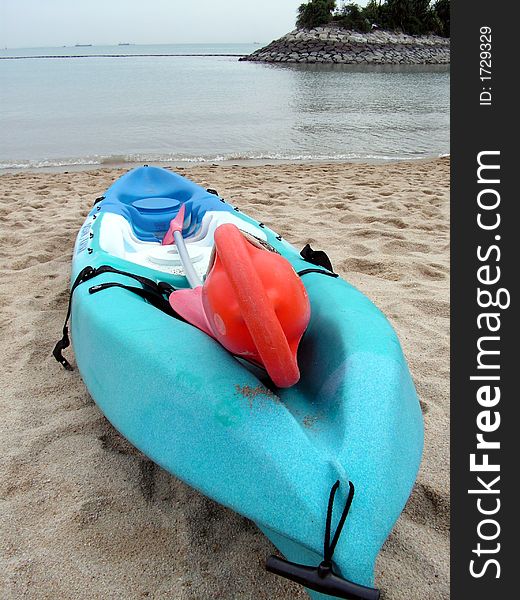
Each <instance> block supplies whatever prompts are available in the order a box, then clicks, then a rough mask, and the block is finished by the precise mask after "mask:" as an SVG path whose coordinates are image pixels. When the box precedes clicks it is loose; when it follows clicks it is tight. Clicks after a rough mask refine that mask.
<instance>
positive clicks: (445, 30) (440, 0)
mask: <svg viewBox="0 0 520 600" xmlns="http://www.w3.org/2000/svg"><path fill="white" fill-rule="evenodd" d="M433 12H434V13H435V16H436V17H437V22H438V26H439V32H440V34H441V35H443V36H445V37H449V36H450V0H437V2H435V3H434V5H433Z"/></svg>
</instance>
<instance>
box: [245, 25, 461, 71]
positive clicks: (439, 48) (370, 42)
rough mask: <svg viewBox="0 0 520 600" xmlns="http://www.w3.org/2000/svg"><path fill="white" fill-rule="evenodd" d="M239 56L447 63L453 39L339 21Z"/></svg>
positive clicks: (274, 59) (278, 59)
mask: <svg viewBox="0 0 520 600" xmlns="http://www.w3.org/2000/svg"><path fill="white" fill-rule="evenodd" d="M239 60H253V61H262V62H318V63H340V62H341V63H344V62H348V63H363V64H447V63H449V62H450V40H449V39H448V38H441V37H439V36H434V35H432V36H410V35H405V34H402V33H395V32H391V31H381V30H378V31H375V32H371V33H363V34H362V33H359V32H356V31H350V30H347V29H342V28H340V27H338V26H337V25H329V26H324V27H315V28H313V29H300V30H298V29H295V30H293V31H291V32H290V33H288V34H286V35H285V36H283V37H281V38H279V39H278V40H273V41H272V42H271V43H270V44H268V45H267V46H265V47H264V48H260V49H258V50H256V51H255V52H253V53H252V54H250V55H249V56H245V57H241V58H240V59H239Z"/></svg>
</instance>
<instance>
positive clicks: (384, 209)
mask: <svg viewBox="0 0 520 600" xmlns="http://www.w3.org/2000/svg"><path fill="white" fill-rule="evenodd" d="M178 171H180V172H184V173H185V174H187V175H188V176H189V177H191V178H192V179H194V180H195V181H197V182H199V183H202V184H203V185H205V186H210V187H215V188H217V189H218V190H219V192H220V193H221V195H223V196H224V197H225V198H227V199H229V200H230V201H232V202H233V203H235V204H238V205H239V206H240V208H242V209H243V210H244V211H246V212H248V213H249V214H251V215H252V216H253V217H257V218H261V219H262V220H263V221H265V222H266V224H267V225H270V226H272V227H273V228H274V229H275V230H277V231H279V232H280V233H282V234H283V235H284V236H285V237H286V238H287V239H288V240H289V241H291V242H292V243H294V244H295V245H296V246H297V247H302V246H303V245H304V244H305V243H307V242H310V243H311V244H312V245H313V246H314V247H315V248H319V249H325V250H326V251H327V252H328V253H329V255H330V257H331V259H332V263H333V265H334V266H335V268H336V270H337V271H338V272H339V273H340V274H341V275H342V276H344V277H345V278H346V279H348V280H349V281H350V282H352V283H353V284H354V285H356V286H357V287H358V288H360V289H361V290H362V291H363V292H364V293H366V294H367V295H368V296H369V297H370V298H371V299H372V300H373V301H374V302H375V303H376V304H377V305H378V306H379V307H380V308H381V309H382V310H383V311H384V312H385V313H386V315H387V316H388V318H389V319H390V321H391V322H392V323H393V325H394V327H395V328H396V330H397V332H398V334H399V337H400V339H401V342H402V345H403V348H404V352H405V354H406V356H407V358H408V361H409V363H410V366H411V371H412V375H413V377H414V380H415V383H416V386H417V390H418V393H419V396H420V399H421V406H422V409H423V413H424V419H425V425H426V440H425V450H424V459H423V463H422V467H421V471H420V474H419V478H418V481H417V484H416V486H415V489H414V491H413V493H412V496H411V499H410V501H409V503H408V505H407V507H406V509H405V511H404V513H403V515H402V516H401V518H400V520H399V522H398V524H397V526H396V528H395V529H394V531H393V533H392V534H391V536H390V538H389V540H388V541H387V543H386V544H385V546H384V548H383V550H382V552H381V554H380V556H379V559H378V563H377V570H376V581H377V584H378V585H379V586H380V587H381V588H382V589H383V592H384V598H386V599H388V600H390V599H395V600H397V599H399V600H412V599H413V600H428V599H432V600H433V599H435V600H439V599H442V598H448V597H449V589H448V587H449V572H448V560H449V545H448V538H449V497H448V492H449V488H448V485H449V478H448V474H449V470H448V469H449V437H448V436H449V433H448V425H449V406H448V403H449V397H448V375H449V342H448V335H449V330H448V327H449V298H448V296H449V251H448V244H449V230H448V223H449V214H448V210H449V207H448V186H449V161H448V160H447V159H439V160H433V161H420V162H401V163H393V164H385V165H366V164H350V165H341V164H334V165H321V164H320V165H316V164H314V165H305V164H303V165H301V164H300V165H276V166H258V167H242V166H229V167H228V166H225V167H223V166H218V167H217V166H203V167H193V168H189V169H178ZM122 172H123V171H121V170H116V169H112V170H107V169H100V170H97V171H85V172H75V173H20V174H7V175H3V176H1V177H0V203H1V208H0V226H1V234H0V244H1V246H0V248H1V254H0V269H1V275H2V287H1V299H0V302H1V308H2V312H1V321H0V328H1V334H2V335H1V340H2V341H1V357H2V365H3V368H2V370H1V374H0V377H1V380H0V382H1V388H2V395H1V400H0V403H1V405H0V411H1V412H0V414H1V419H0V431H1V448H0V451H1V454H0V461H1V462H0V506H1V511H0V512H1V515H0V528H1V529H0V548H1V555H0V597H1V598H2V599H14V598H53V599H54V598H67V599H68V598H79V599H87V598H89V599H90V598H121V599H128V600H130V599H137V598H172V599H176V600H196V599H205V598H221V599H235V598H237V599H255V600H256V599H258V600H260V599H270V600H274V599H275V598H280V599H282V598H284V599H287V600H291V599H293V600H295V599H297V598H299V599H303V598H306V597H307V596H306V595H305V594H304V592H303V591H302V590H301V589H300V588H299V587H298V586H296V585H293V584H291V583H289V582H286V581H284V580H281V579H279V578H277V577H275V576H272V575H269V574H267V573H266V572H265V571H264V569H263V563H264V560H265V558H266V557H267V556H268V555H269V553H270V552H271V550H272V548H271V545H270V543H269V542H268V541H267V540H266V539H265V538H264V537H263V536H262V535H261V534H260V533H259V532H258V531H257V530H256V528H255V527H254V526H253V525H252V524H251V523H250V522H248V521H247V520H245V519H243V518H242V517H240V516H237V515H236V514H234V513H232V512H230V511H228V510H227V509H224V508H222V507H220V506H218V505H216V504H215V503H214V502H212V501H211V500H208V499H206V498H204V497H203V496H201V495H200V494H199V493H197V492H195V491H193V490H192V489H190V488H188V487H187V486H186V485H184V484H182V483H181V482H179V481H177V480H176V479H175V478H174V477H172V476H171V475H169V474H168V473H166V472H164V471H162V470H161V469H159V468H158V467H156V466H154V465H153V464H152V463H151V462H150V461H149V460H148V459H147V458H146V457H144V456H143V455H142V454H140V453H139V452H138V451H136V450H135V449H133V448H132V447H131V446H130V445H129V444H128V443H127V442H126V441H125V440H124V439H123V438H122V437H121V436H119V435H118V434H117V433H116V431H115V430H114V429H113V428H112V427H111V426H110V425H109V424H108V422H107V421H106V420H105V419H104V417H103V416H102V414H101V413H100V411H99V410H98V409H97V407H96V406H95V404H94V403H93V402H92V400H91V398H90V397H89V394H88V393H87V391H86V389H85V387H84V385H83V383H82V381H81V378H80V376H79V373H78V372H77V371H74V372H73V373H69V372H66V371H65V370H63V369H62V368H61V367H60V366H59V365H58V364H57V363H56V362H55V361H54V360H53V359H52V358H51V357H50V352H51V349H52V346H53V344H54V342H55V341H56V340H57V339H58V337H59V336H60V331H61V327H62V324H63V319H64V316H65V310H66V304H67V299H68V291H67V287H68V284H69V266H70V259H71V251H72V246H73V242H74V238H75V236H76V233H77V231H78V228H79V227H80V225H81V223H82V221H83V219H84V217H85V215H86V214H87V212H88V210H89V208H90V206H91V205H92V202H93V200H94V198H95V197H96V196H99V195H100V194H101V193H102V192H103V191H104V190H105V189H106V188H107V187H108V185H109V184H110V183H112V181H113V180H114V179H115V178H117V177H118V176H120V175H121V174H122ZM69 355H70V353H69Z"/></svg>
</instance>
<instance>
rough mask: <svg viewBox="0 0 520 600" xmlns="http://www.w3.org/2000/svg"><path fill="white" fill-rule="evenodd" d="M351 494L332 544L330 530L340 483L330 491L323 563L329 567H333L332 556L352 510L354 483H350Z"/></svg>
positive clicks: (349, 493) (337, 482)
mask: <svg viewBox="0 0 520 600" xmlns="http://www.w3.org/2000/svg"><path fill="white" fill-rule="evenodd" d="M348 485H349V492H348V498H347V502H346V503H345V508H344V509H343V512H342V514H341V517H340V520H339V523H338V526H337V527H336V531H335V533H334V537H333V538H332V542H331V541H330V528H331V524H332V509H333V508H334V496H335V495H336V491H337V489H338V488H339V481H336V483H335V484H334V485H333V486H332V489H331V490H330V496H329V505H328V507H327V520H326V522H325V541H324V542H323V563H322V565H323V564H324V563H326V564H327V565H332V556H333V555H334V550H336V546H337V544H338V540H339V536H340V535H341V532H342V531H343V525H345V520H346V518H347V515H348V511H349V510H350V505H351V504H352V500H353V499H354V484H353V483H352V481H349V482H348Z"/></svg>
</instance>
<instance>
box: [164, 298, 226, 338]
mask: <svg viewBox="0 0 520 600" xmlns="http://www.w3.org/2000/svg"><path fill="white" fill-rule="evenodd" d="M169 301H170V306H171V307H172V308H173V310H174V311H175V312H176V313H177V314H179V315H180V316H181V317H182V318H183V319H186V321H188V323H191V324H192V325H195V327H198V328H199V329H200V330H201V331H203V332H204V333H207V334H208V335H209V336H211V337H215V335H214V334H213V331H212V330H211V326H210V324H209V323H208V319H207V317H206V313H205V312H204V307H203V305H202V286H198V287H196V288H193V289H185V290H176V291H175V292H172V293H171V294H170V297H169Z"/></svg>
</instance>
